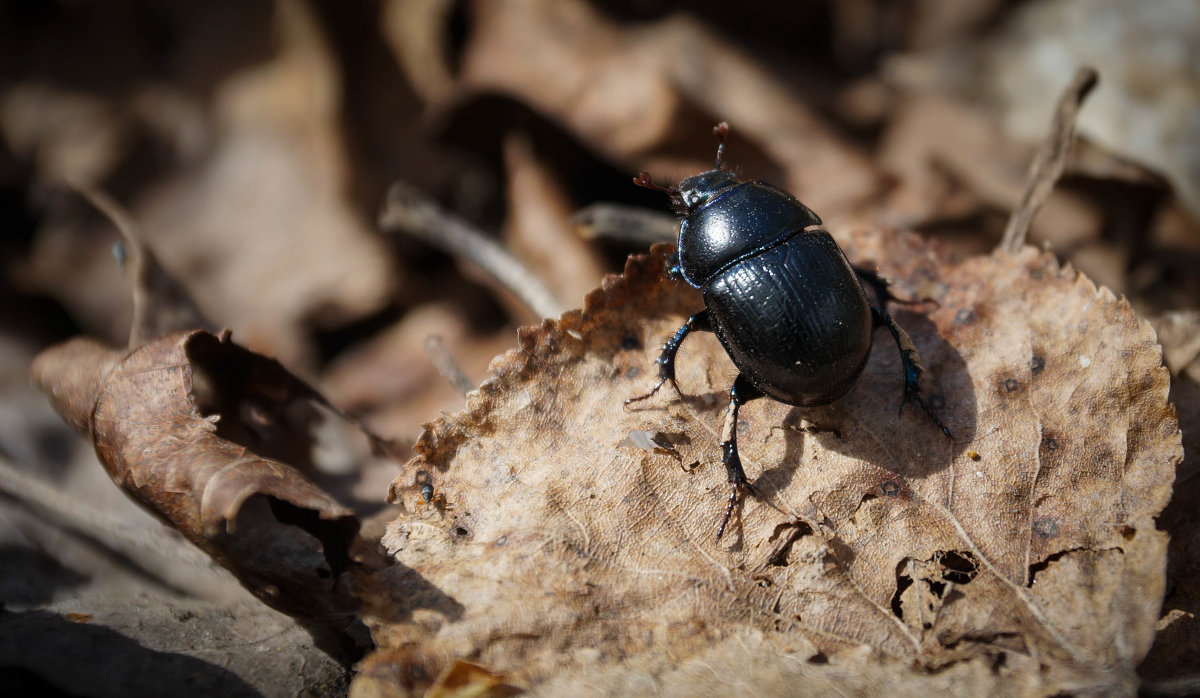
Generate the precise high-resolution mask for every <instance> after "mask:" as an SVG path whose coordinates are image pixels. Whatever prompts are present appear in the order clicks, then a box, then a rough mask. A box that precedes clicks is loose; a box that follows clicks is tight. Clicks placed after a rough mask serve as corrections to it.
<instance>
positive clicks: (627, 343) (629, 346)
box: [621, 335, 642, 351]
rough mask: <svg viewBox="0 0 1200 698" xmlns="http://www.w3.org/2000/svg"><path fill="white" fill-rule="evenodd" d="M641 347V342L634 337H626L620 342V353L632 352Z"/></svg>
mask: <svg viewBox="0 0 1200 698" xmlns="http://www.w3.org/2000/svg"><path fill="white" fill-rule="evenodd" d="M641 346H642V340H640V339H638V338H637V337H635V336H634V335H628V336H626V337H625V338H624V339H622V340H621V351H633V350H634V349H639V348H641Z"/></svg>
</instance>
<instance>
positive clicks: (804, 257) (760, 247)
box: [625, 122, 950, 540]
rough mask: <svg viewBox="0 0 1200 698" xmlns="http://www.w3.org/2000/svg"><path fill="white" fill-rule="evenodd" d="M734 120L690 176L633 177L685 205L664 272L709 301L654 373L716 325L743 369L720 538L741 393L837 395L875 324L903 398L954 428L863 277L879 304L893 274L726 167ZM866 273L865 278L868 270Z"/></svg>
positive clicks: (670, 369) (792, 400)
mask: <svg viewBox="0 0 1200 698" xmlns="http://www.w3.org/2000/svg"><path fill="white" fill-rule="evenodd" d="M728 131H729V125H728V124H726V123H725V122H722V123H720V124H718V125H717V127H716V128H714V129H713V133H714V135H716V137H717V161H716V166H715V167H714V168H713V169H711V170H708V171H707V172H701V173H700V174H697V175H694V176H692V177H688V178H687V179H685V180H683V181H682V182H680V183H679V185H678V186H677V187H665V186H660V185H657V184H654V183H653V182H652V181H651V180H650V176H649V175H648V174H647V173H645V172H643V173H641V174H640V175H638V177H637V178H636V179H634V182H635V183H636V184H638V185H639V186H643V187H647V188H649V189H655V190H658V191H663V192H666V193H668V194H670V195H671V197H672V199H673V200H674V202H675V203H676V205H677V206H678V207H679V208H680V209H681V211H682V213H683V222H682V224H681V225H680V227H679V245H678V249H677V251H676V255H677V260H678V261H677V263H676V264H675V265H674V266H672V267H671V268H670V269H669V270H668V272H667V274H668V276H670V277H671V278H674V279H683V280H684V281H686V282H687V283H688V284H690V285H692V286H694V287H696V288H699V289H701V290H702V291H703V294H704V310H702V311H700V312H698V313H696V314H695V315H693V316H691V317H690V318H688V320H687V322H685V323H684V324H683V326H682V327H680V328H679V330H678V331H677V332H676V333H675V335H674V336H673V337H671V338H670V339H668V340H667V343H666V344H664V345H663V348H662V353H661V354H660V355H659V357H658V361H657V363H658V378H659V380H658V383H656V384H655V385H654V387H653V388H651V389H650V392H648V393H646V394H645V395H641V396H638V397H634V398H630V399H628V400H626V401H625V404H626V405H628V404H630V403H632V402H637V401H639V400H645V399H647V398H649V397H650V396H652V395H654V393H656V392H657V391H658V389H659V388H661V387H662V386H663V384H664V383H666V382H667V381H670V382H671V384H672V385H673V386H675V389H676V391H678V389H679V386H678V385H677V384H676V383H675V354H676V353H677V352H678V351H679V346H680V344H682V343H683V340H684V338H685V337H687V335H688V333H690V332H693V331H706V332H714V333H716V335H717V338H718V339H719V340H720V342H721V345H722V346H723V347H725V351H726V352H727V353H728V354H729V358H730V359H732V360H733V363H734V366H736V367H737V369H738V371H739V373H738V376H737V378H736V379H735V380H734V382H733V387H732V388H730V390H729V408H728V412H727V413H726V420H725V428H724V429H723V430H722V433H721V462H722V463H723V464H724V465H725V469H726V472H727V474H728V477H729V483H730V484H731V485H733V491H732V492H731V493H730V495H729V504H728V506H726V508H725V516H724V518H723V519H722V520H721V525H720V527H719V528H718V529H717V540H720V539H721V536H722V535H723V534H724V533H725V526H726V524H728V523H729V518H730V516H731V515H732V514H733V507H734V505H735V503H736V502H737V499H738V495H739V494H740V493H741V492H742V491H743V490H745V489H750V482H749V480H747V479H746V473H745V471H744V470H743V469H742V462H741V458H740V457H739V456H738V445H737V415H738V409H739V408H740V407H741V406H742V405H743V404H745V403H747V402H749V401H751V400H755V399H758V398H760V397H770V398H773V399H775V400H778V401H780V402H784V403H787V404H789V405H797V406H799V407H813V406H816V405H825V404H828V403H830V402H833V401H834V400H836V399H838V398H839V397H841V396H842V395H844V394H845V393H846V391H848V390H849V389H850V387H851V386H852V385H853V384H854V381H855V380H856V379H857V378H858V376H859V374H860V373H862V370H863V367H864V366H865V365H866V363H867V357H868V355H869V354H870V353H871V335H872V334H873V331H874V330H875V329H876V328H878V327H880V326H885V327H887V328H888V330H889V331H890V332H891V333H892V338H893V339H894V340H895V342H896V346H897V348H899V350H900V361H901V364H902V366H903V368H904V397H903V399H902V400H901V402H900V409H901V410H903V409H904V405H905V404H906V403H908V401H910V400H912V401H915V402H916V403H917V404H919V405H921V407H922V409H923V410H924V411H925V412H926V414H928V415H929V417H930V419H932V420H933V422H934V424H936V425H937V426H938V428H939V429H941V431H942V432H943V433H944V434H945V435H946V436H947V437H949V436H950V432H949V430H947V429H946V427H945V426H943V425H942V423H941V422H940V421H939V420H938V418H937V417H936V416H935V415H934V414H933V412H932V411H931V410H930V409H929V407H928V406H927V405H926V404H925V402H924V401H923V400H922V399H921V395H920V385H919V381H920V378H921V374H922V373H923V371H924V369H922V367H921V359H920V357H919V356H918V355H917V350H916V347H915V346H914V345H913V343H912V339H910V338H909V336H908V334H907V333H906V332H905V331H904V330H903V329H901V328H900V326H899V325H897V324H896V322H895V321H894V320H892V317H891V316H890V315H888V314H887V313H886V312H884V311H883V310H881V309H879V308H877V307H874V306H873V305H871V304H870V303H869V302H868V300H867V295H866V292H865V291H864V290H863V283H862V282H863V281H865V282H866V283H867V284H869V285H870V286H871V287H872V289H873V290H874V291H875V295H876V296H878V302H879V304H880V305H883V304H885V303H886V302H887V301H889V300H898V299H896V297H895V296H893V295H891V293H889V292H888V287H887V282H886V281H884V280H883V279H881V278H880V277H879V276H877V275H876V274H875V273H873V272H870V271H867V270H863V269H857V268H855V267H853V266H851V265H850V262H849V261H847V260H846V255H845V254H844V253H843V252H842V250H841V248H840V247H838V245H837V243H836V242H834V241H833V238H832V237H831V236H830V235H829V233H827V232H826V231H825V230H823V229H822V228H821V219H820V218H819V217H817V214H815V213H813V212H812V211H811V210H810V209H809V208H808V207H807V206H805V205H804V204H802V203H800V202H799V201H797V200H796V198H795V197H793V196H792V195H791V194H788V193H787V192H785V191H783V190H782V189H778V188H776V187H773V186H771V185H769V184H765V183H763V182H751V181H743V180H741V179H739V178H738V177H737V175H736V174H734V173H733V172H730V171H729V170H723V169H721V156H722V154H723V151H724V148H725V136H726V134H727V133H728ZM860 279H861V281H860Z"/></svg>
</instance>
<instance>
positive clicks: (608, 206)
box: [571, 203, 679, 247]
mask: <svg viewBox="0 0 1200 698" xmlns="http://www.w3.org/2000/svg"><path fill="white" fill-rule="evenodd" d="M571 222H572V223H574V224H575V227H576V229H577V230H578V232H579V235H580V237H582V238H584V239H585V240H597V239H599V240H615V241H617V242H624V243H628V244H631V245H637V246H639V247H649V246H650V245H653V244H654V243H656V242H674V241H675V238H676V237H678V236H679V219H678V218H676V217H675V216H672V215H670V214H667V213H660V212H658V211H651V210H649V209H645V208H641V207H640V206H626V205H624V204H612V203H599V204H592V205H590V206H585V207H584V208H581V209H579V211H577V212H576V213H575V215H574V216H572V217H571Z"/></svg>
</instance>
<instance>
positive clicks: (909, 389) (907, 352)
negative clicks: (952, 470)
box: [871, 307, 954, 441]
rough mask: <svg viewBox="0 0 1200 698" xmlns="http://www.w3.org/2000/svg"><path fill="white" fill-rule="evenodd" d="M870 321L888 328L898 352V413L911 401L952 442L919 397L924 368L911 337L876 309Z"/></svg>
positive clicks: (942, 425) (940, 421) (943, 425)
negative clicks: (900, 394) (901, 394)
mask: <svg viewBox="0 0 1200 698" xmlns="http://www.w3.org/2000/svg"><path fill="white" fill-rule="evenodd" d="M871 319H872V321H873V322H874V325H875V327H880V326H886V327H887V328H888V331H889V332H891V333H892V339H894V340H896V348H897V349H899V350H900V365H901V366H902V367H903V368H904V399H902V400H901V401H900V412H901V413H903V412H904V406H905V405H906V404H908V401H909V400H912V401H913V402H915V403H917V404H918V405H920V406H921V409H922V410H924V411H925V414H927V415H929V418H930V419H931V420H933V423H934V424H936V425H937V428H938V429H941V430H942V433H943V434H945V435H946V438H948V439H950V440H951V441H953V440H954V436H953V435H952V434H951V433H950V430H949V429H947V428H946V425H945V424H942V420H940V419H938V418H937V415H936V414H934V413H933V410H931V409H929V405H927V404H925V400H924V399H923V398H922V397H921V376H922V375H924V373H925V367H924V366H922V365H921V355H920V354H918V353H917V347H916V345H915V344H913V341H912V337H909V336H908V333H907V332H905V331H904V329H903V328H901V327H900V326H899V325H897V324H896V321H895V320H893V319H892V316H891V315H888V314H887V313H885V312H883V311H881V310H879V309H878V308H874V307H872V308H871Z"/></svg>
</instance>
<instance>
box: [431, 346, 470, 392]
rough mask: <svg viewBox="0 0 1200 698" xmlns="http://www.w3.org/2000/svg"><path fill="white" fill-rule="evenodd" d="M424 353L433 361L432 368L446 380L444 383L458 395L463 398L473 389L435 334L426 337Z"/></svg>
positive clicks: (465, 375) (468, 379)
mask: <svg viewBox="0 0 1200 698" xmlns="http://www.w3.org/2000/svg"><path fill="white" fill-rule="evenodd" d="M425 353H426V354H429V359H430V360H431V361H433V367H434V368H436V369H437V372H438V373H439V374H441V376H442V378H445V379H446V382H448V383H449V384H450V385H452V386H454V389H455V390H457V391H458V394H459V395H462V396H464V397H465V396H466V394H467V393H469V392H471V391H472V390H474V389H475V384H474V383H472V382H471V379H470V378H468V377H467V374H466V373H464V372H463V370H462V367H461V366H459V365H458V362H457V361H455V360H454V355H453V354H451V353H450V350H449V349H447V348H446V345H445V344H443V343H442V338H441V337H439V336H438V335H436V334H431V335H429V336H428V337H426V338H425Z"/></svg>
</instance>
